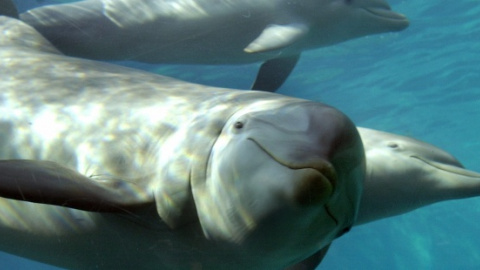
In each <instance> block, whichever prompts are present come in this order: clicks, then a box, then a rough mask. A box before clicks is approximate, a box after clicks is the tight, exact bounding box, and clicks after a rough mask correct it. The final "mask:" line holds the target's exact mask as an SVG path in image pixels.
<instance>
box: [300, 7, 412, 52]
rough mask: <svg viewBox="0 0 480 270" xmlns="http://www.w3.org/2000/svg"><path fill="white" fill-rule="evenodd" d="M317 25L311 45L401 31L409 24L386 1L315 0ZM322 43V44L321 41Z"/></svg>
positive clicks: (312, 26)
mask: <svg viewBox="0 0 480 270" xmlns="http://www.w3.org/2000/svg"><path fill="white" fill-rule="evenodd" d="M309 3H310V4H309V5H310V6H311V7H310V8H308V10H310V12H312V14H310V15H309V17H310V18H311V19H310V21H311V22H313V24H312V25H311V26H310V28H311V31H310V32H311V40H310V43H311V44H315V45H314V46H319V45H323V46H326V45H331V44H335V43H338V42H343V41H346V40H350V39H353V38H357V37H362V36H366V35H371V34H379V33H384V32H392V31H400V30H403V29H405V28H406V27H408V25H409V21H408V19H407V17H405V16H404V15H403V14H400V13H397V12H394V11H392V10H391V8H390V6H389V5H388V3H387V2H385V1H384V0H320V1H318V0H315V1H313V0H312V1H311V2H309ZM318 43H322V44H318Z"/></svg>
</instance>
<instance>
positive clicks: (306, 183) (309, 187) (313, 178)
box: [247, 137, 338, 206]
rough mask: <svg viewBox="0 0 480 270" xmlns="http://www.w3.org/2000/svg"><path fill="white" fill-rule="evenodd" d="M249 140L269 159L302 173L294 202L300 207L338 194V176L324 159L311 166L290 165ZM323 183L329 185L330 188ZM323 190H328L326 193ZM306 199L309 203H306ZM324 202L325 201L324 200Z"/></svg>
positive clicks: (257, 143) (317, 160)
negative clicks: (328, 194)
mask: <svg viewBox="0 0 480 270" xmlns="http://www.w3.org/2000/svg"><path fill="white" fill-rule="evenodd" d="M247 140H250V141H252V142H253V143H254V144H255V145H257V146H258V147H259V148H260V149H261V150H262V151H263V152H265V153H266V154H267V155H268V156H269V157H271V158H272V159H273V160H275V161H276V162H277V163H278V164H280V165H282V166H284V167H287V168H289V169H291V170H297V171H299V172H301V175H302V177H303V178H304V179H302V182H301V183H300V186H299V188H298V189H297V190H296V192H295V195H294V197H295V199H294V201H295V202H296V203H297V204H299V205H304V206H306V205H311V204H315V203H316V202H319V201H320V197H325V196H324V195H325V192H328V193H330V196H327V197H328V198H331V197H333V196H334V194H336V193H337V192H336V191H337V182H338V180H337V174H336V172H335V169H334V167H333V165H332V164H330V163H329V162H328V161H326V160H324V159H321V158H319V159H315V161H316V162H315V163H313V162H310V163H309V164H289V163H288V162H286V161H282V160H280V159H278V158H277V157H275V156H274V155H273V154H272V153H271V152H270V151H268V150H267V149H266V148H265V147H263V146H262V145H261V144H260V143H259V142H257V141H256V140H255V139H253V138H250V137H249V138H247ZM322 183H328V184H329V186H328V187H327V186H326V185H324V184H322ZM323 189H328V191H325V190H323ZM312 191H316V192H317V196H316V197H318V198H317V199H318V200H317V199H313V198H315V196H312V195H315V194H311V192H312ZM305 198H309V199H307V201H308V202H307V201H305ZM322 201H324V200H322Z"/></svg>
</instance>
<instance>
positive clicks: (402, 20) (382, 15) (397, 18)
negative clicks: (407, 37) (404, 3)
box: [361, 0, 410, 31]
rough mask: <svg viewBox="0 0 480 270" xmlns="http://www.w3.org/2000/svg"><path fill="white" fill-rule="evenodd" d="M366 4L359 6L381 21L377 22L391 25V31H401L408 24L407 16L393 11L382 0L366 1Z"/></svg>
mask: <svg viewBox="0 0 480 270" xmlns="http://www.w3.org/2000/svg"><path fill="white" fill-rule="evenodd" d="M367 5H368V6H363V7H361V8H362V9H363V10H365V12H367V13H368V14H369V15H370V16H372V17H375V18H376V19H378V20H379V21H381V23H378V22H377V23H378V24H379V25H388V26H389V27H391V31H401V30H403V29H405V28H407V27H408V25H409V24H410V22H409V21H408V18H407V16H405V15H403V14H401V13H398V12H395V11H393V10H392V8H391V7H390V5H388V3H387V2H385V1H383V0H374V1H368V3H367Z"/></svg>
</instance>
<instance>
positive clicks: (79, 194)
mask: <svg viewBox="0 0 480 270" xmlns="http://www.w3.org/2000/svg"><path fill="white" fill-rule="evenodd" d="M137 190H139V189H138V187H135V184H134V183H131V182H128V181H122V180H116V179H108V180H100V181H99V180H98V179H93V178H90V177H87V176H84V175H82V174H80V173H78V172H77V171H75V170H72V169H69V168H67V167H65V166H62V165H60V164H59V163H56V162H52V161H44V160H26V159H12V160H0V197H4V198H7V199H14V200H21V201H29V202H34V203H41V204H50V205H58V206H65V207H70V208H75V209H79V210H85V211H91V212H115V213H129V212H130V211H131V210H135V209H139V208H141V207H143V206H145V205H149V204H150V203H151V202H152V201H153V197H152V196H150V195H147V194H143V193H140V192H132V191H137Z"/></svg>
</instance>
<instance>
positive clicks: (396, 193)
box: [355, 128, 480, 225]
mask: <svg viewBox="0 0 480 270" xmlns="http://www.w3.org/2000/svg"><path fill="white" fill-rule="evenodd" d="M358 130H359V132H360V135H361V137H362V141H363V144H364V147H365V154H366V158H367V177H366V179H365V186H364V194H363V196H362V200H361V203H360V210H359V214H358V218H357V220H356V222H355V224H356V225H360V224H363V223H367V222H370V221H374V220H378V219H381V218H386V217H390V216H395V215H399V214H403V213H406V212H409V211H412V210H414V209H417V208H420V207H422V206H425V205H429V204H432V203H436V202H440V201H445V200H452V199H461V198H469V197H474V196H480V174H478V173H476V172H473V171H469V170H466V169H464V168H463V166H462V164H461V163H460V162H459V161H458V160H457V159H456V158H455V157H453V156H452V155H450V154H449V153H447V152H445V151H443V150H441V149H439V148H437V147H435V146H433V145H431V144H428V143H425V142H421V141H418V140H416V139H413V138H409V137H405V136H400V135H395V134H391V133H387V132H382V131H377V130H372V129H366V128H358Z"/></svg>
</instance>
